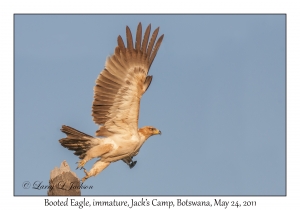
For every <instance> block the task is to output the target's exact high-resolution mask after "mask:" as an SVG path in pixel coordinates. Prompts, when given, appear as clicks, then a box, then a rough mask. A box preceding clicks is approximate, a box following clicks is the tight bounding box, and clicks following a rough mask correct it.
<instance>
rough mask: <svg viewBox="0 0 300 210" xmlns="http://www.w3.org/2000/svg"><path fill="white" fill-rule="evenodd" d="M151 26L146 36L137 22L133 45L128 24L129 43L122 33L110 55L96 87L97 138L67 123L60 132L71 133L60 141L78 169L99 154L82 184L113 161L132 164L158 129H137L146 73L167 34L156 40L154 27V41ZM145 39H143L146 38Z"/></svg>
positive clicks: (147, 80)
mask: <svg viewBox="0 0 300 210" xmlns="http://www.w3.org/2000/svg"><path fill="white" fill-rule="evenodd" d="M150 30H151V25H149V26H148V27H147V28H146V30H145V33H144V37H142V25H141V23H139V24H138V27H137V32H136V40H135V45H133V38H132V34H131V31H130V29H129V27H128V26H127V27H126V37H127V47H125V45H124V42H123V39H122V37H121V36H118V46H117V47H116V48H115V52H114V54H113V55H112V56H110V57H108V58H107V59H106V63H105V68H104V69H103V71H102V72H101V73H100V75H99V76H98V78H97V80H96V86H95V87H94V101H93V106H92V116H93V120H94V122H95V123H96V124H98V125H100V127H99V129H98V130H97V131H96V136H99V137H101V138H96V137H93V136H90V135H87V134H85V133H83V132H80V131H78V130H76V129H74V128H72V127H69V126H66V125H63V126H62V128H61V131H62V132H64V133H65V134H66V135H67V137H66V138H63V139H60V140H59V142H60V143H61V145H62V146H63V147H66V148H68V149H69V150H73V151H75V152H74V154H75V155H78V156H79V158H80V161H79V162H78V167H77V168H84V165H85V164H86V162H88V161H89V160H91V159H93V158H100V159H99V160H97V162H96V163H95V164H94V165H93V167H92V169H91V170H90V171H89V172H88V171H86V170H85V169H84V172H85V174H86V176H85V177H83V178H82V182H84V181H85V180H86V179H88V178H89V177H91V176H96V175H97V174H99V173H100V172H101V171H103V170H104V169H105V168H106V167H107V166H109V164H110V163H112V162H116V161H118V160H123V161H124V162H125V163H127V164H128V165H129V166H130V168H132V167H133V166H134V165H135V163H136V161H134V162H133V161H132V157H133V156H135V155H137V154H138V152H139V150H140V148H141V147H142V145H143V144H144V143H145V141H146V140H147V139H148V138H149V137H150V136H152V135H156V134H161V132H160V130H158V129H156V128H154V127H152V126H145V127H142V128H138V118H139V110H140V100H141V97H142V95H143V94H144V93H145V92H146V91H147V89H148V88H149V86H150V84H151V81H152V76H148V72H149V69H150V67H151V64H152V62H153V60H154V58H155V56H156V54H157V51H158V49H159V47H160V45H161V42H162V40H163V37H164V35H161V36H160V37H159V38H158V40H157V41H155V40H156V38H157V35H158V31H159V28H157V29H155V30H154V32H153V34H152V36H151V38H150V41H149V37H150ZM142 38H143V40H142Z"/></svg>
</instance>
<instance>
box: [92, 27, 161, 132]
mask: <svg viewBox="0 0 300 210" xmlns="http://www.w3.org/2000/svg"><path fill="white" fill-rule="evenodd" d="M150 30H151V25H149V26H148V27H147V29H146V30H145V33H144V37H143V40H142V25H141V23H139V24H138V27H137V32H136V41H135V46H133V39H132V34H131V31H130V29H129V27H128V26H127V27H126V37H127V47H125V45H124V42H123V39H122V37H121V36H118V46H117V47H116V48H115V52H114V54H113V55H112V56H110V57H108V58H107V60H106V63H105V68H104V70H103V71H102V72H101V73H100V75H99V76H98V78H97V80H96V86H95V87H94V101H93V106H92V116H93V120H94V122H95V123H96V124H99V125H100V128H99V130H97V131H96V136H105V137H109V136H111V135H114V134H128V133H131V134H132V133H134V132H137V130H138V118H139V108H140V99H141V97H142V95H143V94H144V93H145V91H146V90H147V89H148V87H149V85H150V83H151V81H152V76H148V72H149V69H150V67H151V64H152V62H153V60H154V58H155V56H156V54H157V51H158V49H159V47H160V45H161V42H162V40H163V36H164V35H161V36H160V37H159V39H158V40H157V42H155V40H156V38H157V35H158V31H159V28H157V29H155V30H154V32H153V34H152V36H151V38H150V41H149V35H150ZM148 41H149V42H148Z"/></svg>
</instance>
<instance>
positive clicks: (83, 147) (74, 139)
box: [59, 125, 93, 159]
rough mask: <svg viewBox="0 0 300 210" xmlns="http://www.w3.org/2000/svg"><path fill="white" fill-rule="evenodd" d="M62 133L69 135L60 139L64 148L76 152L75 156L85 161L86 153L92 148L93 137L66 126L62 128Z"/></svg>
mask: <svg viewBox="0 0 300 210" xmlns="http://www.w3.org/2000/svg"><path fill="white" fill-rule="evenodd" d="M61 131H62V132H63V133H65V134H67V137H66V138H62V139H60V140H59V143H60V144H61V145H62V146H63V147H65V148H68V149H69V150H73V151H75V152H74V154H75V155H77V156H79V158H80V159H83V158H84V157H85V155H86V152H87V151H88V150H89V149H90V148H91V147H92V140H93V137H92V136H90V135H88V134H85V133H83V132H81V131H78V130H76V129H74V128H72V127H70V126H66V125H63V126H62V128H61Z"/></svg>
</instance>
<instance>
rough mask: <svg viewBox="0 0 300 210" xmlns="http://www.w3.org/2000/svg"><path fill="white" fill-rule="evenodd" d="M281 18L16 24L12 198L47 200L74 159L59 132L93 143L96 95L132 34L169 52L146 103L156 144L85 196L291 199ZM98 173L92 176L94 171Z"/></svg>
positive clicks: (163, 54)
mask: <svg viewBox="0 0 300 210" xmlns="http://www.w3.org/2000/svg"><path fill="white" fill-rule="evenodd" d="M285 18H286V17H285V16H284V15H15V22H14V24H15V25H14V35H15V37H14V44H15V45H14V47H15V49H14V58H15V60H14V67H15V74H14V77H15V78H14V81H15V96H14V97H15V116H14V117H15V131H14V132H15V136H14V137H15V139H14V158H15V159H14V161H15V165H14V167H15V168H14V176H15V177H14V194H15V195H46V194H47V190H36V189H23V188H22V183H23V182H24V181H29V182H31V183H33V182H35V181H41V182H43V184H45V185H47V184H48V180H49V176H50V171H51V170H52V169H53V168H54V167H55V166H60V163H61V162H62V161H63V160H66V161H67V162H68V163H69V165H70V167H71V169H72V170H73V171H75V172H76V173H77V175H78V176H79V177H80V178H82V177H83V176H84V173H83V171H80V170H75V168H76V164H75V162H77V161H78V157H77V156H75V155H73V153H72V152H71V151H69V150H67V149H65V148H63V147H62V146H61V145H60V144H59V143H58V140H59V139H60V138H63V137H64V134H63V133H61V132H60V127H61V125H63V124H65V125H69V126H72V127H74V128H76V129H78V130H80V131H82V132H85V133H88V134H91V135H93V134H94V133H95V131H96V129H97V127H98V126H97V125H95V124H94V122H93V121H92V117H91V105H92V100H93V86H94V85H95V80H96V78H97V76H98V74H99V73H100V72H101V71H102V69H103V67H104V62H105V59H106V58H107V57H108V56H109V55H111V54H113V52H114V48H115V46H116V44H117V42H116V40H117V36H118V35H121V36H122V37H125V27H126V25H128V26H129V27H130V28H131V30H132V33H133V34H135V30H136V27H137V24H138V23H139V22H141V23H142V25H143V29H145V28H146V26H147V25H148V24H149V23H151V24H152V31H153V30H154V29H155V28H156V27H158V26H159V27H160V33H159V34H164V35H165V37H164V40H163V43H162V45H161V47H160V50H159V52H158V54H157V56H156V58H155V60H154V62H153V65H152V67H151V70H150V73H149V74H150V75H153V81H152V83H151V86H150V88H149V89H148V91H147V92H146V94H145V95H144V96H143V98H142V102H141V109H140V120H139V125H140V127H142V126H144V125H153V126H155V127H157V128H158V129H160V130H161V131H162V133H163V134H162V135H161V136H154V137H151V138H150V139H149V140H148V141H147V142H146V143H145V144H144V146H143V147H142V149H141V151H140V153H139V154H138V156H136V157H135V158H134V159H136V160H137V161H138V162H137V165H136V166H135V167H134V168H133V169H129V168H128V166H127V165H125V164H124V163H123V162H121V161H119V162H116V163H113V164H111V165H110V166H109V167H108V168H107V169H105V170H104V171H103V172H102V173H101V174H99V175H98V176H96V177H93V178H90V179H89V180H87V181H86V183H85V184H86V185H92V186H93V190H82V195H285V193H286V191H285V189H286V186H285V179H286V177H285V175H286V171H285V168H286V165H285V156H286V154H285V151H286V148H285V137H286V133H285V132H286V130H285V125H286V123H285V85H286V84H285V81H286V78H285V73H286V69H285V66H286V59H285V58H286V57H285V54H286V52H285V51H286V46H285V40H286V37H285V27H286V26H285V21H286V20H285ZM93 163H94V161H91V162H90V163H88V164H87V169H90V167H91V166H92V164H93Z"/></svg>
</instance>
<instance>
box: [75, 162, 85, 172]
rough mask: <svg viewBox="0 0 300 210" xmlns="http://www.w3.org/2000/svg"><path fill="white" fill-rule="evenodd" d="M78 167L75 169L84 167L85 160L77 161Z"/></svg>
mask: <svg viewBox="0 0 300 210" xmlns="http://www.w3.org/2000/svg"><path fill="white" fill-rule="evenodd" d="M77 163H78V166H77V168H76V169H78V168H80V170H81V169H82V168H83V167H84V165H85V164H86V161H85V160H81V161H78V162H77Z"/></svg>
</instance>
